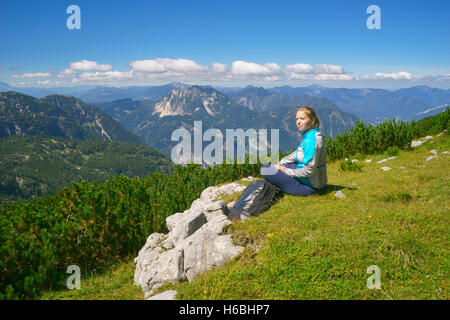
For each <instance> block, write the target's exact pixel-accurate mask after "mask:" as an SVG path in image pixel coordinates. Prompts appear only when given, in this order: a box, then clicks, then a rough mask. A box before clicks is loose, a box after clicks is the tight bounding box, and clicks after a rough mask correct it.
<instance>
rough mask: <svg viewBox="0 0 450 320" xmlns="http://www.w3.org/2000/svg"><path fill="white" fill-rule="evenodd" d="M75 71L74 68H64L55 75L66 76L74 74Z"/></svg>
mask: <svg viewBox="0 0 450 320" xmlns="http://www.w3.org/2000/svg"><path fill="white" fill-rule="evenodd" d="M76 74H77V72H76V71H75V70H72V69H64V70H63V71H60V72H58V74H57V75H56V76H57V77H58V78H66V77H71V76H74V75H76Z"/></svg>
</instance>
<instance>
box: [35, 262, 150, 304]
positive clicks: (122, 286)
mask: <svg viewBox="0 0 450 320" xmlns="http://www.w3.org/2000/svg"><path fill="white" fill-rule="evenodd" d="M134 269H135V265H134V264H133V259H130V260H129V261H126V262H120V263H117V264H116V265H114V266H112V267H111V268H110V269H108V270H107V271H106V272H104V273H103V274H101V275H95V272H93V271H90V272H89V273H88V274H87V275H84V273H83V270H81V275H82V279H81V288H80V289H79V290H77V289H73V290H69V289H65V290H63V291H49V292H45V293H43V294H42V296H41V297H39V299H40V300H143V299H144V296H143V295H142V290H141V288H140V287H138V286H135V285H134V284H133V278H134ZM67 276H68V277H69V276H70V274H68V275H67Z"/></svg>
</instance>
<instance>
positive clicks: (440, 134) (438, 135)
mask: <svg viewBox="0 0 450 320" xmlns="http://www.w3.org/2000/svg"><path fill="white" fill-rule="evenodd" d="M443 134H444V133H443V132H441V133H439V134H437V135H436V137H440V136H442V135H443Z"/></svg>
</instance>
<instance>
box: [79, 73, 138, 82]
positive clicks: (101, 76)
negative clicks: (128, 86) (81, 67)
mask: <svg viewBox="0 0 450 320" xmlns="http://www.w3.org/2000/svg"><path fill="white" fill-rule="evenodd" d="M132 78H133V71H127V72H120V71H106V72H84V73H82V74H81V75H80V76H79V80H88V81H94V80H129V79H132Z"/></svg>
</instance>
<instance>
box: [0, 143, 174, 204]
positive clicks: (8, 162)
mask: <svg viewBox="0 0 450 320" xmlns="http://www.w3.org/2000/svg"><path fill="white" fill-rule="evenodd" d="M0 150H1V153H0V204H1V203H2V202H4V201H6V200H19V199H30V198H33V197H42V196H45V195H49V194H55V193H56V192H57V191H58V190H60V189H62V188H64V187H70V186H71V185H72V182H81V181H82V180H85V181H89V182H102V181H105V180H107V179H112V178H114V177H115V176H117V175H119V174H124V175H126V176H127V177H130V178H132V177H140V178H144V177H146V176H147V175H148V174H149V173H151V172H154V171H159V172H164V173H170V172H172V170H173V168H174V166H173V164H172V162H171V161H170V160H169V159H167V158H166V157H164V156H163V155H162V154H161V153H160V152H158V151H156V150H155V149H153V148H150V147H146V146H142V145H137V144H133V143H125V142H111V141H103V140H71V139H65V138H56V137H40V136H12V137H9V138H0Z"/></svg>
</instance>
